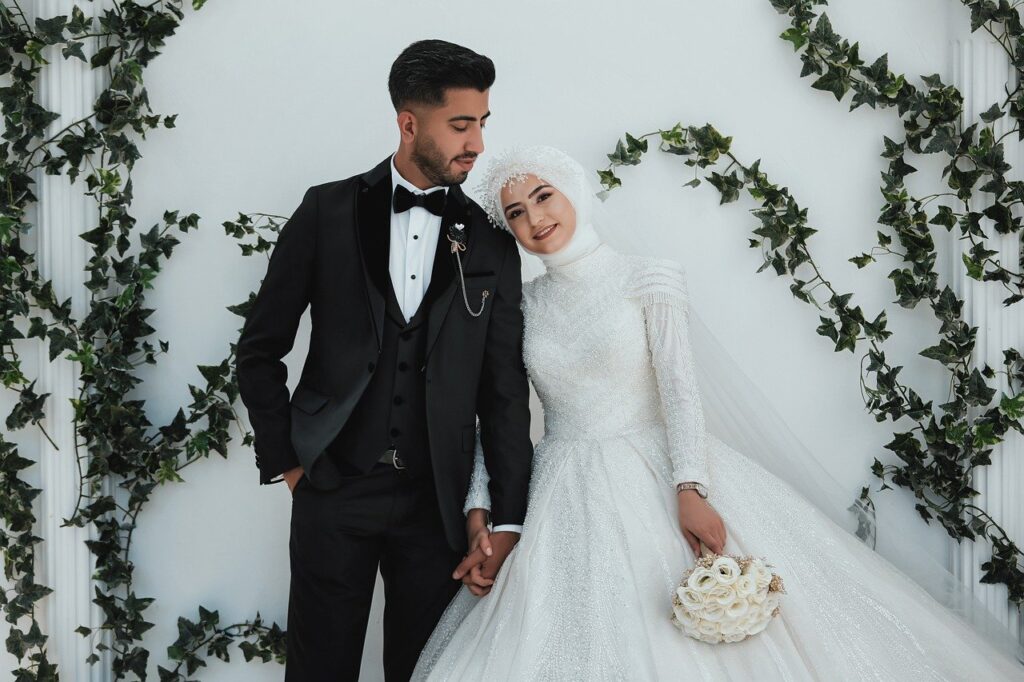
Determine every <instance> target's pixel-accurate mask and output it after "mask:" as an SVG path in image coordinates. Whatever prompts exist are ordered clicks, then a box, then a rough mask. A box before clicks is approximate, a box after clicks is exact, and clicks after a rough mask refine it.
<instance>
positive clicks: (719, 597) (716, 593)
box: [707, 585, 736, 606]
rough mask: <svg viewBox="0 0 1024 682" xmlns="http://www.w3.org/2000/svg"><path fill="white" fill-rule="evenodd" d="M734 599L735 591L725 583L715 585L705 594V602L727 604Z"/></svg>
mask: <svg viewBox="0 0 1024 682" xmlns="http://www.w3.org/2000/svg"><path fill="white" fill-rule="evenodd" d="M735 600H736V591H735V590H733V589H732V588H731V587H727V586H726V585H716V586H715V587H713V588H712V589H711V591H710V592H708V594H707V602H714V603H716V604H721V605H722V606H728V605H729V604H731V603H733V602H734V601H735Z"/></svg>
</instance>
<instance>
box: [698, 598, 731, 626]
mask: <svg viewBox="0 0 1024 682" xmlns="http://www.w3.org/2000/svg"><path fill="white" fill-rule="evenodd" d="M701 618H702V619H703V620H705V621H708V622H709V623H717V622H718V621H720V620H722V619H723V618H725V607H724V606H722V605H721V604H719V603H718V602H713V601H709V602H708V603H707V604H706V605H705V606H704V612H703V613H701Z"/></svg>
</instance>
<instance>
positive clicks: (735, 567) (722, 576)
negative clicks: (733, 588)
mask: <svg viewBox="0 0 1024 682" xmlns="http://www.w3.org/2000/svg"><path fill="white" fill-rule="evenodd" d="M711 572H712V573H714V574H715V578H716V579H717V580H718V583H719V584H721V585H732V584H733V583H734V582H736V579H737V578H739V577H740V565H739V564H738V563H736V560H735V559H733V558H732V557H729V556H720V557H718V558H717V559H715V562H714V563H713V564H711Z"/></svg>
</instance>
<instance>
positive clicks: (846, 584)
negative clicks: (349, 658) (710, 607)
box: [413, 245, 1024, 682]
mask: <svg viewBox="0 0 1024 682" xmlns="http://www.w3.org/2000/svg"><path fill="white" fill-rule="evenodd" d="M686 309H687V294H686V281H685V275H684V273H683V271H682V269H681V268H680V267H679V266H678V265H677V264H674V263H672V262H669V261H665V260H662V259H654V258H645V257H637V256H627V255H623V254H619V253H617V252H615V251H614V250H612V249H611V248H610V247H609V246H607V245H602V246H600V247H599V248H598V249H597V250H596V251H594V252H593V253H592V254H590V255H587V256H585V257H584V258H582V259H580V260H578V261H575V262H573V263H570V264H568V265H564V266H559V267H555V268H550V269H549V270H548V272H547V273H546V274H545V275H543V276H541V277H539V278H537V279H535V280H533V281H531V282H528V283H527V284H526V285H524V288H523V311H524V316H525V331H524V334H525V335H524V358H525V360H526V365H527V369H528V371H529V373H530V379H531V381H532V382H533V385H534V386H535V388H536V389H537V393H538V395H539V396H540V398H541V401H542V403H543V407H544V427H545V434H544V437H543V438H542V439H541V441H540V442H539V443H538V444H537V446H536V449H535V455H534V457H535V459H534V469H533V478H532V480H531V484H530V499H529V507H528V510H527V516H526V519H525V522H524V526H523V534H522V537H521V540H520V542H519V544H518V545H517V546H516V548H515V549H514V550H513V551H512V553H511V554H510V555H509V557H508V559H507V560H506V562H505V564H504V565H503V567H502V569H501V571H500V572H499V574H498V576H497V580H496V582H495V584H494V586H493V588H492V590H491V592H490V594H489V595H487V596H486V597H482V598H478V597H474V596H473V595H472V594H471V593H470V592H469V591H468V590H466V589H463V590H461V591H460V592H459V594H458V595H457V596H456V598H455V599H454V600H453V601H452V604H451V605H450V606H449V608H448V610H447V611H446V612H445V614H444V616H443V617H442V619H441V622H440V623H439V625H438V627H437V629H436V630H435V631H434V634H433V635H432V637H431V639H430V641H429V642H428V644H427V646H426V648H425V649H424V652H423V654H422V656H421V658H420V661H419V665H418V666H417V669H416V671H415V673H414V676H413V679H430V680H474V681H475V680H488V681H490V680H531V681H532V680H552V681H554V680H558V681H559V682H566V681H572V680H581V681H582V680H587V681H590V680H759V681H760V680H857V681H860V680H894V681H895V680H899V681H905V680H967V679H971V680H975V679H976V680H1007V679H1014V680H1024V668H1022V667H1021V666H1020V665H1019V664H1018V663H1016V662H1015V661H1013V660H1011V659H1009V658H1007V657H1005V656H1004V655H1003V654H1000V653H997V652H996V651H995V650H994V649H992V648H991V647H989V646H988V644H987V643H986V642H984V641H983V640H981V638H980V637H978V636H977V635H976V634H975V633H974V632H973V631H972V630H970V629H969V628H968V627H967V626H966V625H965V624H963V623H962V622H960V621H959V620H958V619H957V618H956V617H955V616H953V615H951V614H950V613H949V612H948V611H947V610H946V609H944V608H943V607H942V606H941V605H940V604H938V603H937V602H935V601H934V600H933V599H932V598H931V597H930V596H929V595H928V594H927V593H926V592H924V590H922V589H921V588H920V587H919V586H918V585H917V584H916V583H914V582H913V581H912V580H910V579H909V578H907V577H906V576H904V575H903V574H902V573H900V572H899V571H897V570H896V569H895V568H893V567H892V566H891V565H890V564H889V563H888V562H886V561H885V560H884V559H882V558H881V557H880V556H878V555H877V554H876V553H874V552H873V551H872V550H871V549H870V548H868V547H867V546H865V545H863V544H862V543H861V542H860V541H859V540H857V539H856V537H854V536H853V535H851V534H850V533H848V532H846V531H845V530H843V529H842V528H840V527H839V526H837V525H835V523H833V522H832V521H831V519H829V518H828V517H827V516H825V515H824V514H823V513H821V512H819V511H818V510H817V509H816V508H815V507H813V506H812V505H811V504H810V503H808V502H807V501H806V500H805V499H804V498H803V497H801V496H800V495H799V494H798V493H797V492H796V491H795V490H793V489H792V488H791V487H790V486H789V485H787V484H786V483H785V482H784V481H782V480H780V479H778V478H776V477H774V476H773V475H771V474H770V473H769V472H768V471H766V470H765V469H763V468H761V467H760V466H759V465H758V464H756V463H754V462H752V461H751V460H750V459H748V458H747V457H745V456H744V455H743V454H742V453H740V452H737V451H736V450H734V449H732V448H730V447H729V446H727V445H726V444H725V443H723V442H722V441H720V440H719V439H717V438H716V437H714V436H713V435H712V434H709V433H705V431H704V426H703V418H702V415H701V406H700V395H699V391H698V388H697V384H696V380H695V378H694V373H693V366H692V361H691V355H690V347H689V339H688V335H687V315H686ZM477 459H478V461H477V467H476V469H475V470H474V476H473V483H472V486H471V490H470V493H469V495H468V497H467V502H466V506H467V509H468V508H471V507H477V506H482V507H486V506H487V475H486V471H485V469H484V467H483V462H482V456H480V455H479V452H478V458H477ZM683 480H696V481H700V482H702V483H705V484H706V485H707V486H708V489H709V497H708V501H709V502H710V503H711V504H712V505H713V506H714V507H715V508H716V509H717V511H718V513H719V514H721V516H722V518H723V520H724V522H725V525H726V529H727V532H728V542H727V544H726V552H728V553H732V554H753V555H757V556H764V557H766V558H767V559H768V560H769V561H770V562H771V563H772V564H773V565H774V567H775V570H776V571H777V572H778V573H779V574H780V575H782V576H783V578H784V580H785V583H786V589H787V594H786V595H784V596H783V599H782V609H781V614H780V616H779V617H778V618H776V619H774V620H773V622H772V623H771V624H770V625H769V626H768V628H767V629H766V630H764V631H763V632H762V633H760V634H758V635H756V636H755V637H753V638H750V639H748V640H745V641H743V642H739V643H730V644H718V645H711V644H705V643H703V642H698V641H696V640H693V639H690V638H688V637H686V636H684V635H683V634H681V633H680V632H679V631H678V630H677V629H676V628H675V627H674V626H673V625H672V624H671V622H670V615H671V611H670V603H671V594H672V591H673V589H674V587H675V586H676V584H677V583H678V581H679V579H680V577H681V576H682V574H683V572H684V571H685V570H686V569H687V568H688V567H689V566H691V565H692V563H693V560H694V556H693V553H692V552H691V550H690V548H689V546H688V545H687V544H686V542H685V541H684V540H683V537H682V534H681V532H680V530H679V526H678V521H677V506H676V495H675V491H674V485H673V484H674V483H675V482H678V481H683Z"/></svg>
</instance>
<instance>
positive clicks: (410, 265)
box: [236, 40, 533, 682]
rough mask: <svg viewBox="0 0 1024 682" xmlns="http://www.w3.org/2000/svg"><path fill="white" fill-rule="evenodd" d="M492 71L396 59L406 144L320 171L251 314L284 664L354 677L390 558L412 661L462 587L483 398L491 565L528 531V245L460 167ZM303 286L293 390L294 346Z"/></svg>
mask: <svg viewBox="0 0 1024 682" xmlns="http://www.w3.org/2000/svg"><path fill="white" fill-rule="evenodd" d="M493 82H494V64H493V63H492V62H491V60H490V59H488V58H487V57H485V56H483V55H480V54H477V53H476V52H473V51H472V50H469V49H467V48H464V47H462V46H459V45H455V44H452V43H448V42H445V41H441V40H423V41H419V42H416V43H413V44H412V45H410V46H409V47H408V48H406V49H405V50H404V51H403V52H402V53H401V54H400V55H399V56H398V58H397V59H396V60H395V62H394V64H393V65H392V67H391V73H390V76H389V79H388V88H389V90H390V94H391V100H392V103H393V104H394V107H395V111H396V112H397V123H398V131H399V133H400V135H401V139H400V142H399V145H398V150H397V152H396V153H395V154H393V155H390V156H388V157H387V158H385V159H384V160H383V161H381V162H380V163H379V164H377V166H375V167H374V168H372V169H370V170H369V171H367V172H365V173H362V174H359V175H354V176H352V177H349V178H346V179H344V180H338V181H335V182H327V183H323V184H319V185H315V186H313V187H310V188H309V189H308V190H307V191H306V193H305V196H304V197H303V199H302V202H301V203H300V205H299V206H298V208H297V209H296V210H295V212H294V213H293V214H292V216H291V218H290V219H289V220H288V222H287V224H286V225H285V226H284V227H283V228H282V229H281V232H280V235H279V236H278V240H277V244H276V246H275V248H274V250H273V252H272V255H271V258H270V262H269V265H268V268H267V273H266V277H265V278H264V280H263V283H262V284H261V286H260V289H259V292H258V293H257V295H256V298H255V300H254V301H253V302H252V306H251V308H250V310H249V312H248V315H247V316H246V322H245V325H244V327H243V330H242V334H241V337H240V338H239V340H238V344H237V365H236V371H237V375H238V386H239V391H240V394H241V398H242V401H243V403H244V404H245V406H246V408H247V410H248V413H249V419H250V422H251V424H252V428H253V431H254V435H255V449H256V464H257V466H258V467H259V470H260V483H261V484H267V483H277V482H279V481H280V480H284V481H285V482H286V483H287V484H288V487H289V489H290V490H291V493H292V502H291V505H292V507H291V531H290V533H291V537H290V541H289V555H290V565H291V587H290V592H289V601H288V632H287V663H286V669H285V679H286V680H288V681H290V682H316V681H320V680H323V681H324V682H327V681H330V682H337V681H339V680H356V679H358V677H359V665H360V660H361V656H362V650H363V640H364V638H365V634H366V626H367V620H368V615H369V612H370V601H371V597H372V595H373V589H374V583H375V580H376V575H377V571H378V569H379V570H380V573H381V576H382V577H383V581H384V591H385V599H386V604H385V611H384V670H385V674H386V676H387V679H388V680H389V682H390V681H392V680H406V679H408V678H409V676H410V674H411V673H412V669H413V667H414V665H415V663H416V659H417V657H418V656H419V653H420V651H421V650H422V648H423V646H424V644H425V643H426V640H427V638H428V637H429V635H430V633H431V631H432V630H433V628H434V626H435V624H436V623H437V621H438V620H439V619H440V616H441V613H442V612H443V611H444V609H445V607H446V606H447V605H448V602H449V601H450V600H451V598H452V597H453V596H454V595H455V592H456V591H457V589H458V588H459V587H460V584H459V583H458V582H457V581H456V580H454V579H453V578H452V572H453V570H454V569H455V567H456V565H457V564H458V563H459V561H460V559H461V558H462V557H463V556H464V554H465V553H466V551H467V536H466V525H465V524H466V519H465V516H464V515H463V511H462V510H463V503H464V501H465V497H466V493H467V490H468V487H469V479H470V473H471V470H472V466H473V452H474V449H475V444H476V419H477V416H479V420H480V426H481V441H482V444H483V447H484V452H486V453H487V455H486V464H487V470H488V472H489V474H490V476H491V483H490V494H491V503H492V516H491V520H492V522H493V523H494V532H493V534H492V535H491V544H492V548H493V552H494V554H493V556H492V561H490V562H489V573H490V575H491V576H493V574H494V573H496V572H497V568H498V567H499V566H500V565H501V562H502V561H504V559H505V557H506V556H508V554H509V552H510V551H511V550H512V548H513V546H514V545H515V543H516V542H517V541H518V539H519V533H518V531H519V530H521V524H522V523H523V519H524V517H525V515H526V499H527V488H528V484H529V479H530V468H531V461H532V457H533V448H532V445H531V442H530V437H529V423H530V415H529V406H528V400H529V394H528V388H527V381H526V371H525V369H524V366H523V361H522V331H523V330H522V315H521V312H520V309H519V303H520V297H521V294H522V292H521V279H520V260H519V252H518V250H517V247H516V244H515V241H514V240H513V238H512V237H511V235H509V234H508V233H506V232H505V231H503V230H498V229H494V228H493V227H491V225H490V224H489V223H488V221H487V217H486V214H485V213H484V211H483V210H482V209H481V208H480V207H479V206H478V205H477V204H476V203H475V202H474V201H473V200H471V199H469V198H468V197H467V196H466V195H465V194H463V192H462V189H461V187H460V185H461V184H462V183H463V182H465V180H466V178H467V176H468V174H469V171H470V169H471V168H472V167H473V165H474V161H475V159H476V157H477V156H478V155H479V154H481V153H482V152H483V149H484V145H483V127H484V124H485V123H486V120H487V118H488V116H490V111H489V110H488V94H489V88H490V86H491V85H492V84H493ZM452 240H455V242H457V243H458V242H461V244H462V247H461V249H460V250H458V253H457V254H456V253H454V252H453V241H452ZM456 248H459V247H456ZM457 259H461V265H462V270H463V273H462V274H461V275H460V272H459V262H458V261H457ZM307 306H310V310H311V319H312V331H311V335H310V343H309V353H308V354H307V356H306V360H305V364H304V365H303V368H302V375H301V376H300V378H299V381H298V385H297V386H296V387H295V390H294V392H293V393H292V394H291V397H290V399H289V393H288V388H287V386H286V379H287V368H286V367H285V365H284V363H283V362H282V361H281V359H282V358H283V357H284V356H285V355H286V354H287V353H288V352H289V351H290V350H291V348H292V345H293V343H294V340H295V333H296V329H297V327H298V324H299V320H300V318H301V317H302V315H303V312H304V311H305V310H306V307H307ZM481 306H482V307H483V309H482V312H480V314H479V315H474V313H477V312H478V311H480V308H481ZM278 476H281V478H277V477H278Z"/></svg>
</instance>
